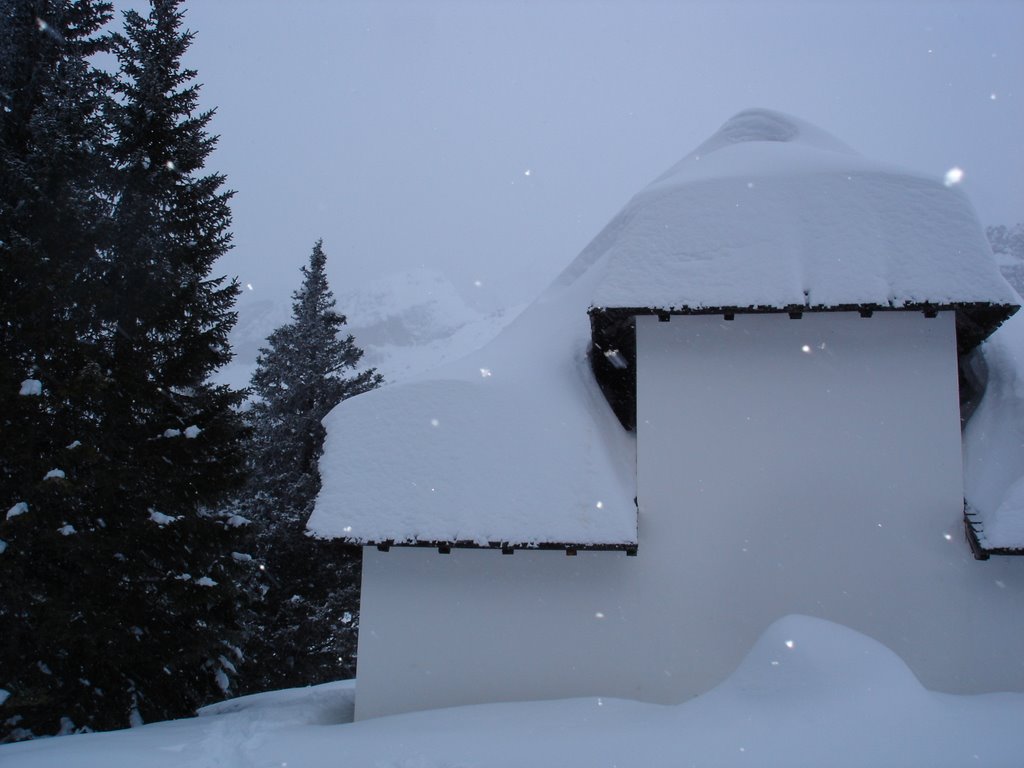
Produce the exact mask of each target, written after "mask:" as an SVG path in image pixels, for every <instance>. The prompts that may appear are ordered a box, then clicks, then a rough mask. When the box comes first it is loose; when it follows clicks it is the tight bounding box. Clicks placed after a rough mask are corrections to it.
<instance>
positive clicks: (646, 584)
mask: <svg viewBox="0 0 1024 768" xmlns="http://www.w3.org/2000/svg"><path fill="white" fill-rule="evenodd" d="M1017 302H1018V297H1017V295H1016V294H1015V293H1014V291H1013V290H1012V289H1011V288H1010V287H1009V286H1008V285H1007V284H1006V282H1005V281H1004V280H1003V278H1002V277H1001V276H1000V274H999V271H998V269H997V267H996V265H995V263H994V261H993V259H992V256H991V251H990V249H989V247H988V244H987V242H986V240H985V237H984V234H983V232H982V229H981V226H980V225H979V223H978V221H977V218H976V216H975V214H974V213H973V210H972V208H971V206H970V204H969V202H968V201H967V199H966V198H965V196H964V195H963V193H962V192H961V191H960V190H959V189H958V188H957V187H956V186H955V184H949V183H944V182H943V180H935V179H929V178H925V177H922V176H920V175H917V174H913V173H908V172H906V171H903V170H900V169H897V168H892V167H888V166H883V165H880V164H878V163H874V162H871V161H868V160H865V159H864V158H862V157H860V156H859V155H857V154H856V153H855V152H853V151H852V150H850V149H849V148H848V147H846V146H845V145H844V144H842V143H841V142H839V141H838V140H836V139H835V138H833V137H832V136H830V135H828V134H826V133H825V132H823V131H821V130H819V129H817V128H815V127H813V126H811V125H808V124H807V123H805V122H803V121H801V120H798V119H796V118H792V117H789V116H787V115H782V114H780V113H776V112H770V111H766V110H750V111H747V112H743V113H740V114H739V115H737V116H736V117H734V118H732V119H731V120H729V121H728V122H727V123H726V124H725V125H723V126H722V128H721V129H719V131H718V132H717V133H715V134H714V135H713V136H712V137H711V138H710V139H709V140H708V141H707V142H705V143H704V144H703V145H701V146H700V147H699V148H698V149H697V150H696V151H694V152H693V153H692V154H690V155H689V156H687V157H686V158H685V159H683V160H682V161H681V162H680V163H679V164H677V165H676V166H674V167H673V168H671V169H670V170H669V171H668V172H667V173H665V174H664V175H663V176H661V177H660V178H658V179H657V180H656V181H654V182H653V183H652V184H651V185H650V186H648V187H647V188H646V189H644V190H643V191H641V192H640V193H639V194H638V195H637V196H636V197H634V198H633V199H632V200H631V201H630V202H629V203H628V204H627V205H626V207H625V208H624V209H623V210H622V212H621V213H619V214H618V215H617V216H616V217H615V218H614V219H613V220H612V221H611V222H610V223H609V224H608V225H607V227H605V229H604V230H603V231H602V232H601V233H600V234H599V235H598V236H597V237H596V238H595V239H594V241H593V242H592V243H591V244H590V245H589V246H588V247H587V248H586V249H585V250H584V251H583V252H582V253H581V254H580V255H579V256H578V257H577V258H576V260H575V261H573V262H572V263H571V264H570V265H569V267H568V268H567V269H566V270H565V271H564V272H563V273H562V275H561V276H560V277H559V278H558V280H557V281H556V282H555V284H554V285H552V286H551V288H550V289H548V291H547V292H545V293H544V294H543V295H542V296H541V297H540V298H539V299H538V300H537V302H535V304H533V305H532V306H531V307H530V308H528V309H527V310H526V311H525V312H523V314H522V315H520V316H519V317H518V318H517V319H516V320H515V321H514V322H513V323H512V324H510V325H509V326H508V327H507V328H505V329H504V331H503V332H502V333H501V334H500V335H499V336H498V337H497V338H495V339H494V341H492V342H491V343H490V344H489V345H488V346H485V347H484V348H482V349H481V350H479V351H478V352H476V353H474V354H472V355H470V356H469V357H468V358H466V359H464V360H462V361H459V362H457V363H454V364H449V365H446V366H445V367H443V368H441V369H439V370H437V371H434V372H432V373H430V374H429V375H426V376H422V377H420V378H418V379H415V380H411V381H408V382H406V383H403V384H401V385H397V386H391V387H385V388H383V389H380V390H376V391H373V392H370V393H367V394H365V395H362V396H360V397H357V398H353V399H351V400H348V401H346V402H345V403H343V404H342V405H341V406H339V407H338V408H337V409H335V411H334V412H332V413H331V414H330V415H329V416H328V418H327V420H326V425H327V429H328V437H327V443H326V446H325V453H324V457H323V459H322V461H321V474H322V479H323V489H322V491H321V494H320V497H319V499H318V501H317V505H316V509H315V511H314V513H313V516H312V517H311V519H310V521H309V529H310V530H311V532H312V533H313V534H315V535H317V536H320V537H325V538H342V539H346V540H348V541H350V542H353V543H357V544H363V545H366V547H365V550H364V552H365V554H364V561H363V585H362V590H363V592H362V608H361V610H362V614H361V625H360V642H359V660H358V676H359V694H358V696H357V702H356V716H357V717H358V718H366V717H372V716H376V715H382V714H390V713H396V712H401V711H407V710H415V709H426V708H433V707H441V706H450V705H458V704H468V703H477V702H483V701H501V700H516V699H541V698H561V697H569V696H582V695H606V696H619V697H624V698H634V699H642V700H647V701H654V702H666V703H667V702H674V701H680V700H683V699H685V698H687V697H690V696H693V695H696V694H699V693H701V692H703V691H706V690H708V689H709V688H711V687H712V686H714V685H715V684H716V683H718V682H719V681H721V680H722V679H724V678H725V677H726V676H727V675H728V674H729V673H731V672H732V671H733V669H735V667H736V665H737V664H738V663H739V662H740V661H741V659H742V658H743V655H744V654H745V653H746V651H747V650H748V649H749V648H750V646H751V645H752V644H753V643H754V642H755V640H756V639H757V637H758V636H759V635H760V633H761V632H762V631H763V630H764V628H765V627H767V626H768V625H769V624H771V623H772V622H773V621H774V620H776V619H777V618H779V617H780V616H783V615H786V614H790V613H804V614H811V615H815V616H819V617H822V618H825V619H829V620H832V621H836V622H839V623H842V624H845V625H848V626H850V627H853V628H854V629H857V630H859V631H861V632H864V633H866V634H869V635H871V636H873V637H875V638H876V639H878V640H880V641H882V642H883V643H885V644H886V645H888V646H889V647H891V648H892V649H893V650H895V651H896V652H897V653H898V654H899V655H900V656H902V657H903V658H904V659H905V660H906V661H907V663H908V664H909V665H910V667H911V669H912V670H913V671H914V672H915V674H917V675H918V677H919V678H920V679H921V680H922V682H923V683H924V684H925V685H926V686H928V687H931V688H935V689H938V690H947V691H956V692H976V691H992V690H1005V689H1015V690H1024V654H1021V653H1020V640H1019V638H1020V637H1024V612H1022V611H1020V610H1019V606H1020V604H1021V603H1020V601H1021V599H1022V598H1024V560H1022V559H1007V558H1003V559H993V560H991V561H989V562H986V563H978V562H977V561H975V559H974V557H973V556H972V552H971V549H970V548H969V547H968V546H967V543H966V541H965V537H964V528H963V510H964V491H963V472H962V458H961V435H960V428H961V414H962V410H961V400H964V401H966V405H967V406H968V407H970V405H971V402H970V401H971V398H972V396H973V394H976V393H972V391H971V388H970V386H965V387H963V391H962V392H961V391H960V388H959V387H958V378H963V379H964V384H965V385H968V384H970V382H969V381H968V379H969V378H970V377H969V376H967V371H968V368H969V366H967V365H961V362H962V361H964V360H966V356H967V355H968V353H969V352H970V351H971V350H972V349H973V348H975V347H976V346H977V345H978V344H979V343H980V342H981V341H982V340H984V339H985V338H986V337H987V336H988V335H989V334H990V333H992V331H993V330H994V329H995V328H996V327H998V326H999V324H1000V323H1001V322H1003V321H1004V320H1005V319H1006V318H1007V317H1008V316H1009V315H1011V314H1012V313H1013V312H1014V311H1015V310H1016V308H1017ZM958 370H959V371H964V373H963V374H962V375H961V376H960V377H958ZM551 550H556V551H551ZM557 550H561V551H563V552H564V553H565V554H567V555H572V557H565V556H562V555H560V554H559V552H558V551H557ZM439 553H440V554H439ZM500 553H504V554H506V555H512V556H510V557H509V556H502V554H500ZM798 643H799V638H793V642H792V643H790V644H789V645H795V644H798ZM786 651H787V648H781V649H780V651H779V653H780V659H781V660H782V661H783V662H784V657H783V656H782V654H784V653H786Z"/></svg>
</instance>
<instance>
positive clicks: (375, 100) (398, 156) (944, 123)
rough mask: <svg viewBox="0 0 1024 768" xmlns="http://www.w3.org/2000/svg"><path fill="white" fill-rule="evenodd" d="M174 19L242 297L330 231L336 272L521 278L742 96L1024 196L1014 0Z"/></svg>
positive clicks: (556, 5)
mask: <svg viewBox="0 0 1024 768" xmlns="http://www.w3.org/2000/svg"><path fill="white" fill-rule="evenodd" d="M129 5H134V6H136V7H138V6H139V5H140V3H138V2H131V3H129V2H127V1H126V2H122V3H120V6H121V7H128V6H129ZM187 23H188V26H189V27H190V28H191V29H193V30H195V31H196V32H197V33H198V36H197V38H196V41H195V43H194V45H193V49H192V51H191V53H190V56H189V59H188V63H189V64H190V65H191V66H194V67H196V68H197V69H198V70H199V79H200V81H201V82H202V83H204V89H203V101H204V103H205V104H207V105H210V106H213V105H215V106H217V108H218V113H217V116H216V118H215V120H214V123H213V129H214V130H215V131H216V132H217V133H219V134H220V135H221V146H220V148H219V149H218V151H217V153H216V154H215V156H214V157H213V158H212V161H211V162H210V168H211V169H215V170H219V171H222V172H224V173H226V174H227V175H228V179H229V184H230V186H231V187H232V188H234V189H236V190H237V191H238V195H237V197H236V198H235V201H234V205H233V209H234V232H235V244H236V247H235V250H234V251H233V252H232V254H231V255H230V256H229V257H227V258H226V259H225V260H224V261H223V263H222V268H223V270H224V271H225V272H227V273H229V274H233V275H235V274H236V275H238V276H239V278H240V279H241V280H242V282H243V283H251V284H252V286H253V290H252V292H251V293H250V294H249V297H252V298H255V297H257V296H259V297H265V298H273V299H275V300H285V299H287V296H288V294H289V292H290V291H291V290H293V289H294V288H295V287H296V286H297V285H298V282H299V274H298V267H299V266H300V265H301V264H302V263H304V261H305V260H306V258H307V257H308V253H309V250H310V248H311V246H312V244H313V242H314V240H315V239H316V238H318V237H323V238H324V241H325V246H326V248H327V252H328V255H329V259H330V277H331V281H332V285H333V287H334V288H335V290H336V291H339V290H345V289H347V288H349V287H353V286H357V285H358V284H359V283H360V282H362V281H365V280H367V279H369V278H372V277H375V276H378V275H381V274H384V273H388V272H393V271H397V270H404V269H408V268H411V267H418V266H426V267H431V268H436V269H440V270H442V271H444V272H445V273H446V274H447V275H448V276H449V277H450V278H451V279H452V281H453V282H454V283H455V284H456V286H457V287H458V288H460V290H463V291H465V292H466V293H468V294H473V293H474V292H475V293H478V294H479V295H480V296H481V297H487V300H488V301H490V302H495V303H497V304H512V303H516V302H520V301H524V300H526V299H528V298H531V297H532V296H533V295H534V294H536V293H537V292H538V291H539V290H541V289H542V288H543V287H544V286H545V285H546V284H547V282H548V281H549V280H550V279H551V278H552V277H553V276H554V275H555V274H556V273H557V272H558V271H559V270H560V269H561V268H562V267H563V266H564V265H565V264H566V263H567V262H568V261H569V260H571V259H572V258H573V257H574V256H575V255H576V254H577V253H578V252H579V251H580V250H581V249H582V248H583V246H584V245H586V243H587V242H588V241H589V239H590V238H591V237H593V236H594V235H595V234H597V232H598V230H599V229H600V228H601V227H602V226H603V225H604V224H605V223H606V222H607V221H608V219H610V218H611V217H612V215H614V214H615V212H616V211H617V210H618V209H619V208H620V207H621V206H622V205H623V204H624V203H625V202H626V201H627V200H628V199H629V197H630V196H632V195H633V194H634V193H635V192H636V191H638V190H639V189H640V188H641V187H642V186H644V185H645V184H647V183H648V182H649V181H650V180H651V179H653V178H654V177H656V176H657V175H659V174H660V173H661V172H662V171H663V170H665V169H666V168H667V167H668V166H670V165H671V164H673V163H674V162H676V161H677V160H679V159H680V158H681V157H682V156H683V155H685V154H686V153H688V152H689V151H690V150H691V149H693V148H694V147H695V146H696V145H697V144H699V143H700V142H701V141H702V140H703V139H705V138H706V137H707V136H708V135H709V134H710V133H712V132H713V131H714V130H715V129H716V128H717V127H718V126H719V125H720V124H721V123H722V122H724V121H725V120H726V119H727V118H729V117H730V116H731V115H732V114H734V113H735V112H738V111H739V110H741V109H744V108H747V107H752V106H760V107H768V108H772V109H778V110H782V111H785V112H790V113H793V114H795V115H798V116H800V117H803V118H805V119H807V120H810V121H811V122H813V123H816V124H818V125H820V126H821V127H822V128H824V129H826V130H828V131H830V132H832V133H834V134H835V135H837V136H838V137H839V138H841V139H843V140H844V141H845V142H847V143H848V144H850V145H851V146H853V147H854V148H855V149H857V150H859V151H860V152H862V153H863V154H865V155H867V156H870V157H873V158H876V159H879V160H884V161H889V162H892V163H897V164H901V165H904V166H907V167H909V168H913V169H916V170H919V171H923V172H925V173H930V174H934V175H935V176H936V177H941V176H942V175H943V174H944V173H945V172H946V170H947V169H949V168H950V167H951V166H954V165H957V166H960V167H961V168H963V169H964V174H965V175H964V181H963V184H964V187H965V189H966V191H967V192H968V194H969V195H970V197H971V198H972V200H973V201H974V203H975V206H976V207H977V209H978V211H979V214H980V216H981V218H982V221H983V223H985V224H994V223H1007V224H1012V223H1014V222H1016V221H1020V220H1024V2H1020V0H1006V1H1004V2H997V1H995V0H970V1H967V0H961V1H957V2H924V1H923V0H922V1H918V2H911V1H910V0H903V1H902V2H838V1H833V2H828V1H825V2H809V1H805V2H768V1H766V2H755V1H754V0H749V1H747V2H741V1H740V0H734V1H733V2H714V3H712V2H637V1H636V0H614V1H613V0H607V1H606V2H569V1H568V0H562V1H556V2H552V1H550V0H548V1H541V0H535V1H532V0H519V1H517V2H512V1H511V0H502V1H500V2H499V1H496V0H481V1H478V2H468V0H465V1H463V2H453V1H451V0H449V1H447V2H430V1H428V0H420V1H419V2H373V3H371V2H348V1H346V2H340V1H339V2H328V1H327V0H319V1H318V0H289V1H288V2H284V1H283V0H192V1H191V2H190V3H188V15H187ZM476 281H479V282H480V283H481V284H482V287H475V286H474V283H475V282H476ZM247 298H248V297H247ZM341 309H342V310H344V308H343V307H342V308H341Z"/></svg>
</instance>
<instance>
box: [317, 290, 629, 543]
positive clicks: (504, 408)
mask: <svg viewBox="0 0 1024 768" xmlns="http://www.w3.org/2000/svg"><path fill="white" fill-rule="evenodd" d="M596 274H597V273H595V272H590V273H587V274H584V275H583V276H582V277H581V278H580V279H579V280H577V281H575V282H574V283H573V284H571V285H569V286H566V287H562V286H556V287H555V288H553V289H550V290H549V291H548V292H547V293H546V294H545V295H544V296H543V297H541V298H540V299H539V300H538V301H536V302H535V303H534V304H533V305H532V306H531V307H530V308H529V309H527V310H526V311H525V312H523V314H521V315H520V316H519V317H517V318H516V319H515V320H514V321H512V323H510V324H509V325H508V326H506V327H505V328H504V330H503V331H502V332H501V333H500V334H499V335H498V336H497V337H496V338H495V339H494V340H493V341H492V342H491V343H490V344H488V345H487V346H485V347H483V348H482V349H480V350H478V351H476V352H474V353H472V354H470V355H468V356H467V357H464V358H462V359H461V360H458V361H456V362H452V363H448V364H446V365H443V366H441V367H439V368H437V369H435V370H433V371H432V372H430V373H429V374H426V375H423V376H420V377H418V378H415V379H413V380H411V381H407V382H403V383H400V384H396V385H392V386H387V387H383V388H381V389H378V390H374V391H372V392H368V393H365V394H363V395H359V396H357V397H353V398H350V399H349V400H346V401H345V402H343V403H342V404H341V405H339V406H338V407H337V408H335V409H334V410H333V411H331V413H330V414H328V416H327V418H326V419H325V420H324V424H325V425H326V427H327V439H326V441H325V445H324V455H323V457H322V458H321V460H320V474H321V478H322V480H323V485H322V488H321V491H320V495H319V497H318V498H317V502H316V507H315V509H314V511H313V514H312V516H311V517H310V520H309V523H308V528H309V530H310V531H311V532H312V533H313V534H314V535H316V536H318V537H321V538H336V537H343V538H348V539H351V540H354V541H384V540H389V539H391V540H395V541H400V542H413V541H417V540H418V541H471V542H474V543H477V544H481V545H483V544H487V543H488V542H508V543H512V544H532V543H543V542H555V543H575V544H629V543H635V542H636V507H635V506H634V503H633V496H634V495H635V490H634V489H635V465H636V459H635V440H634V438H633V436H632V435H631V434H628V433H627V432H626V431H625V430H624V429H622V427H621V426H620V425H619V423H618V421H617V420H616V419H615V416H614V415H613V413H612V411H611V409H610V408H609V407H608V405H607V403H606V402H605V400H604V397H603V395H602V394H601V392H600V390H599V388H598V386H597V383H596V382H595V381H594V378H593V375H592V374H591V372H590V368H589V363H588V361H587V357H586V354H587V346H588V343H589V336H590V325H589V320H588V317H587V311H586V310H587V306H588V302H589V297H590V293H591V291H592V290H593V287H594V284H593V283H594V278H595V276H596ZM484 372H486V374H485V373H484ZM599 503H600V505H599Z"/></svg>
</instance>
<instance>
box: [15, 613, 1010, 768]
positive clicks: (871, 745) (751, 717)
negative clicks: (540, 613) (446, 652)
mask: <svg viewBox="0 0 1024 768" xmlns="http://www.w3.org/2000/svg"><path fill="white" fill-rule="evenodd" d="M353 694H354V689H353V687H352V684H351V683H348V682H342V683H330V684H327V685H323V686H318V687H314V688H306V689H296V690H290V691H277V692H273V693H267V694H259V695H256V696H249V697H244V698H240V699H234V700H231V701H227V702H224V703H222V704H217V705H214V706H212V707H207V708H205V709H203V710H201V712H200V716H199V717H196V718H191V719H186V720H177V721H172V722H167V723H156V724H153V725H147V726H143V727H140V728H135V729H130V730H126V731H116V732H113V733H102V734H88V735H78V736H65V737H59V738H53V739H41V740H37V741H31V742H25V743H21V744H13V745H8V746H2V747H0V764H3V766H4V768H43V767H44V766H46V767H49V766H54V765H59V766H62V768H122V767H123V768H129V767H130V768H213V767H216V768H243V766H244V767H245V768H271V767H273V768H298V767H301V768H328V766H330V767H331V768H334V767H335V766H345V767H346V768H349V767H351V768H362V767H363V766H365V767H366V768H457V767H464V768H469V767H470V766H474V767H479V768H483V767H485V766H486V767H487V768H523V767H524V766H530V767H531V768H533V767H541V766H558V768H577V767H578V768H593V767H594V766H609V767H611V766H617V767H618V768H657V767H658V766H666V767H667V766H672V767H673V768H679V767H680V766H755V765H756V766H774V765H778V766H815V767H818V766H835V767H836V768H842V767H843V766H926V767H927V768H942V767H943V766H951V767H952V766H957V767H958V768H959V767H961V766H968V765H979V766H988V767H989V768H998V767H999V766H1019V765H1020V762H1021V757H1020V756H1021V754H1022V753H1024V730H1022V729H1021V728H1020V723H1021V722H1024V694H987V695H984V696H953V695H949V694H940V693H934V692H931V691H928V690H926V689H924V688H923V687H921V685H920V684H919V683H918V681H917V679H916V678H914V676H913V675H912V674H911V673H910V671H909V670H908V669H907V667H906V665H904V664H903V662H902V661H901V660H900V659H899V658H898V657H897V656H895V655H894V654H893V653H892V652H891V651H889V650H888V649H887V648H885V647H884V646H882V645H881V644H879V643H877V642H875V641H874V640H872V639H870V638H868V637H866V636H864V635H861V634H858V633H856V632H853V631H851V630H849V629H846V628H844V627H841V626H839V625H837V624H832V623H830V622H826V621H822V620H820V619H812V618H809V617H805V616H788V617H785V618H783V619H781V620H779V621H777V622H775V623H774V624H773V625H771V626H770V627H769V628H768V629H767V630H766V631H765V633H764V634H763V635H762V637H761V638H760V640H759V641H758V642H757V644H756V645H755V646H754V648H753V649H752V650H751V651H750V653H749V655H748V656H747V658H746V659H745V660H744V661H743V663H742V664H741V665H740V667H739V669H737V670H736V672H735V673H734V674H733V675H732V676H731V677H730V678H729V679H728V680H726V681H725V682H723V683H722V684H721V685H719V686H718V687H717V688H715V689H714V690H712V691H711V692H709V693H707V694H705V695H703V696H700V697H698V698H696V699H692V700H690V701H688V702H685V703H682V704H679V705H673V706H663V705H656V704H642V703H638V702H634V701H627V700H623V699H601V698H585V699H568V700H562V701H546V702H526V703H513V704H487V705H480V706H474V707H459V708H454V709H445V710H434V711H429V712H418V713H414V714H408V715H398V716H394V717H383V718H378V719H375V720H364V721H361V722H359V723H351V722H349V721H350V719H351V715H352V697H353Z"/></svg>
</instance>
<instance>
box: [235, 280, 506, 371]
mask: <svg viewBox="0 0 1024 768" xmlns="http://www.w3.org/2000/svg"><path fill="white" fill-rule="evenodd" d="M336 298H337V309H338V311H339V312H341V313H342V314H343V315H345V316H346V317H347V318H348V324H347V325H346V326H345V330H346V331H347V332H348V333H351V334H352V335H353V336H355V340H356V344H357V345H358V346H359V347H361V348H362V349H363V351H364V352H365V355H364V357H363V364H364V365H365V366H367V367H370V366H372V367H376V368H377V369H378V371H379V372H380V373H382V374H383V375H384V378H385V381H387V382H388V383H391V382H395V381H404V380H406V379H409V378H413V377H415V376H416V375H418V374H420V373H422V372H425V371H427V370H429V369H430V368H432V367H434V366H435V365H439V364H441V363H444V362H447V361H449V360H453V359H457V358H459V357H462V356H464V355H467V354H469V353H470V352H472V351H474V350H476V349H478V348H479V347H481V346H483V345H484V344H486V343H487V342H488V341H490V339H491V338H493V337H494V336H495V335H496V334H497V333H498V331H500V330H501V329H502V328H503V327H504V326H505V325H507V324H508V323H509V322H510V321H511V320H512V319H513V318H514V317H515V315H516V313H517V312H516V310H510V311H506V310H495V311H492V312H484V311H481V310H480V309H477V308H475V307H473V306H471V305H470V303H469V302H467V301H466V299H465V298H463V296H462V295H461V294H460V293H459V292H458V290H457V289H456V288H455V286H454V285H453V284H452V283H451V281H450V280H449V279H448V278H447V277H445V276H444V275H443V274H441V273H440V272H437V271H434V270H429V269H418V270H412V271H408V272H401V273H396V274H392V275H387V276H385V277H382V278H378V279H376V280H373V281H370V282H368V283H365V284H363V285H360V286H358V287H356V288H353V289H352V290H350V291H346V292H343V293H337V294H336ZM290 320H291V302H290V301H289V302H278V301H274V300H272V299H263V298H258V297H257V296H256V294H254V293H252V292H250V291H245V292H243V294H242V295H241V296H240V297H239V301H238V323H237V325H236V326H235V328H234V330H233V331H232V334H231V346H232V349H233V351H234V353H235V358H234V360H232V362H231V364H230V365H228V366H225V367H224V368H223V369H222V370H221V371H220V372H219V374H218V376H217V380H218V381H220V382H222V383H225V384H230V385H232V386H233V387H238V388H242V387H246V386H248V384H249V379H250V377H251V376H252V372H253V370H255V368H256V358H257V356H258V355H259V350H260V347H262V346H264V345H265V344H266V338H267V336H269V335H270V333H271V332H272V331H273V330H274V329H275V328H277V327H279V326H281V325H283V324H285V323H287V322H289V321H290Z"/></svg>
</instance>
